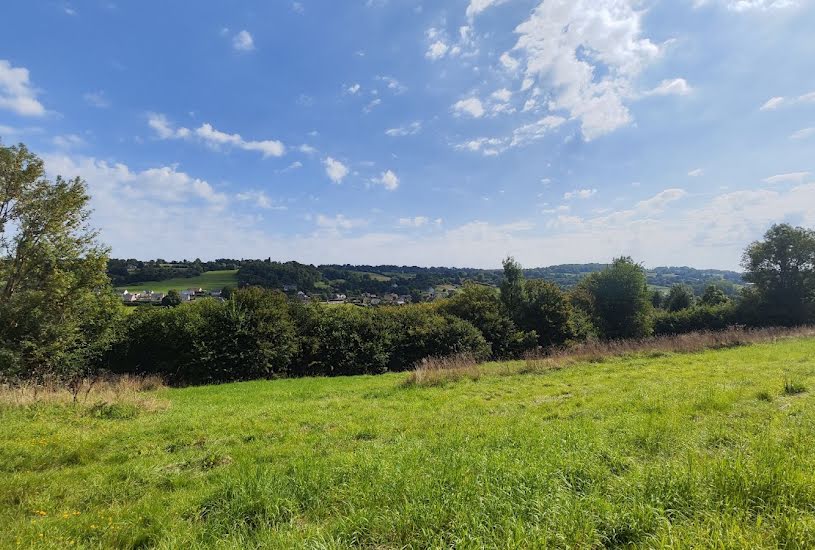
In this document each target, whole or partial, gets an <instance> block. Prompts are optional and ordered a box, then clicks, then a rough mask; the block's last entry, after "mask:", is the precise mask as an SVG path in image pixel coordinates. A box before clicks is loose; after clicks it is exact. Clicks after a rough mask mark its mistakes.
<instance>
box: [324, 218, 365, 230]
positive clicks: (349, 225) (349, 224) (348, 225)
mask: <svg viewBox="0 0 815 550" xmlns="http://www.w3.org/2000/svg"><path fill="white" fill-rule="evenodd" d="M315 221H316V224H317V227H320V228H322V229H328V230H332V231H348V230H350V229H355V228H357V227H364V226H366V225H368V221H367V220H363V219H359V218H348V217H346V216H345V215H344V214H337V215H335V216H325V215H323V214H318V215H317V218H316V220H315Z"/></svg>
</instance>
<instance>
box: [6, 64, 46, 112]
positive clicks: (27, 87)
mask: <svg viewBox="0 0 815 550" xmlns="http://www.w3.org/2000/svg"><path fill="white" fill-rule="evenodd" d="M0 109H6V110H9V111H12V112H13V113H16V114H18V115H20V116H42V115H44V114H45V107H43V105H42V103H40V102H39V101H38V100H37V91H36V90H35V89H34V88H32V87H31V82H30V80H29V75H28V69H26V68H25V67H12V66H11V63H10V62H9V61H6V60H5V59H0Z"/></svg>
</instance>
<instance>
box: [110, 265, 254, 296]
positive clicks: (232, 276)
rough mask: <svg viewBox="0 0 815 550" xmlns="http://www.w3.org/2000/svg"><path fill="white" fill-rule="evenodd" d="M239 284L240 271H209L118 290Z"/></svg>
mask: <svg viewBox="0 0 815 550" xmlns="http://www.w3.org/2000/svg"><path fill="white" fill-rule="evenodd" d="M237 284H238V271H237V270H226V271H207V272H205V273H203V274H201V275H199V276H198V277H189V278H184V277H181V278H178V279H167V280H166V281H150V282H146V283H136V284H133V285H129V286H124V287H121V288H119V289H118V290H124V289H125V288H126V289H127V290H129V291H130V292H136V291H139V290H153V291H158V292H167V291H168V290H170V289H171V288H174V289H176V290H184V289H187V288H203V289H204V290H220V289H222V288H223V287H225V286H236V285H237Z"/></svg>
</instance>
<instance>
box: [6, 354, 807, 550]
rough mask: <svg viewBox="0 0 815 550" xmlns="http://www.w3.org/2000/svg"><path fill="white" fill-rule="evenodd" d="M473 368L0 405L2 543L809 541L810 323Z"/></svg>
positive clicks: (277, 545) (379, 544)
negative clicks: (598, 355) (440, 378)
mask: <svg viewBox="0 0 815 550" xmlns="http://www.w3.org/2000/svg"><path fill="white" fill-rule="evenodd" d="M487 370H488V371H492V374H487V375H485V376H483V377H481V379H479V380H477V381H471V380H465V381H461V382H456V383H451V384H448V385H446V386H441V387H430V388H415V387H414V388H404V387H402V386H401V383H402V381H403V380H404V379H405V375H404V374H399V375H385V376H379V377H353V378H338V379H302V380H281V381H274V382H252V383H243V384H231V385H224V386H219V387H199V388H187V389H176V390H163V391H162V392H161V397H164V398H166V399H168V400H169V401H171V403H172V405H171V407H170V408H169V409H167V410H164V411H159V412H142V413H140V414H139V415H138V416H137V417H136V418H132V419H95V418H90V417H88V416H87V415H82V414H81V413H80V412H78V411H77V412H74V411H72V410H71V409H69V408H64V407H63V408H60V407H57V406H55V405H51V406H42V405H40V406H38V407H36V408H31V409H26V410H20V409H8V408H6V409H0V470H1V471H2V476H0V533H6V534H11V533H13V535H12V536H5V537H0V546H2V545H5V546H10V547H14V545H15V543H16V541H17V540H19V541H20V542H21V544H23V545H24V546H28V545H37V544H40V543H41V544H42V545H43V546H50V547H59V546H63V545H64V544H67V543H68V541H78V542H79V543H80V544H82V545H86V546H91V547H93V546H98V545H101V546H119V547H132V546H135V545H137V544H147V545H158V546H160V547H166V548H177V547H186V548H198V547H224V548H226V547H229V548H241V547H253V546H258V545H264V547H272V548H292V547H304V546H308V547H320V548H335V547H347V546H352V545H362V546H367V547H379V548H392V547H401V546H405V545H406V546H410V547H416V548H423V547H428V546H436V547H448V546H451V545H456V546H458V547H480V546H482V545H483V546H486V547H496V546H497V547H518V546H521V547H529V546H532V547H539V546H583V547H589V546H594V547H597V546H602V545H607V546H614V545H623V544H626V543H634V544H637V545H641V546H648V547H652V546H671V545H673V546H683V547H684V546H691V545H702V546H712V545H722V546H730V547H734V546H735V547H760V546H775V545H778V544H788V545H790V546H791V547H795V546H798V547H807V546H810V547H812V546H813V545H815V445H813V441H815V396H813V394H812V393H811V391H812V390H815V340H793V341H785V342H783V343H778V344H762V345H755V346H751V347H743V348H735V349H730V350H724V351H709V352H704V353H698V354H689V355H666V356H658V357H651V358H644V357H639V358H637V357H635V358H628V359H615V360H609V361H607V362H604V363H598V364H584V365H579V366H576V367H572V368H569V369H565V370H562V371H558V372H551V373H548V374H544V375H532V374H527V375H511V376H509V375H500V371H501V366H500V365H499V366H492V367H487ZM785 379H788V380H790V381H795V382H798V383H800V384H803V385H804V386H806V387H807V388H809V390H810V391H804V392H803V393H799V394H796V395H785V394H784V392H783V387H784V382H785ZM80 410H81V409H80ZM38 510H39V511H42V512H45V513H47V515H46V516H40V515H37V513H36V511H38ZM74 512H79V514H78V515H74ZM66 514H67V517H64V516H65V515H66Z"/></svg>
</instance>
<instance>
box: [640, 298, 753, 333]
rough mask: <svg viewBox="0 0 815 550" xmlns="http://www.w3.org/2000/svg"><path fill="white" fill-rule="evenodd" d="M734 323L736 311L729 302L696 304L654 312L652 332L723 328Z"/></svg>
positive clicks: (736, 317) (682, 331) (680, 331)
mask: <svg viewBox="0 0 815 550" xmlns="http://www.w3.org/2000/svg"><path fill="white" fill-rule="evenodd" d="M736 324H738V311H737V309H736V307H735V306H734V305H733V304H731V303H725V304H720V305H717V306H705V305H697V306H693V307H690V308H687V309H682V310H679V311H664V310H659V311H657V312H655V314H654V334H656V335H657V336H664V335H671V334H682V333H685V332H693V331H705V330H724V329H726V328H728V327H730V326H733V325H736Z"/></svg>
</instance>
